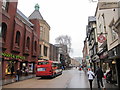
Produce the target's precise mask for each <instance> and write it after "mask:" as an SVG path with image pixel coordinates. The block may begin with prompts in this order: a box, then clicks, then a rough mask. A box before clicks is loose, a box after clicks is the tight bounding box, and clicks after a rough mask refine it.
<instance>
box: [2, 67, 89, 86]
mask: <svg viewBox="0 0 120 90" xmlns="http://www.w3.org/2000/svg"><path fill="white" fill-rule="evenodd" d="M3 88H89V85H88V80H87V77H86V75H85V74H84V72H83V71H79V70H77V69H76V68H73V69H72V70H65V71H63V74H62V75H60V76H58V77H56V78H53V79H49V78H44V79H42V78H39V77H35V78H32V79H28V80H24V81H20V82H16V83H12V84H8V85H4V86H3Z"/></svg>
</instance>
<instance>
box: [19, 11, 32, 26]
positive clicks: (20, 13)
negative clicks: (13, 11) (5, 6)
mask: <svg viewBox="0 0 120 90" xmlns="http://www.w3.org/2000/svg"><path fill="white" fill-rule="evenodd" d="M17 14H19V16H21V17H22V18H23V19H24V21H25V22H26V23H28V24H29V25H30V26H33V24H32V23H31V22H30V21H29V19H28V18H27V17H26V16H25V15H24V14H23V13H22V12H21V11H20V10H18V9H17Z"/></svg>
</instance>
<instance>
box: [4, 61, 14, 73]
mask: <svg viewBox="0 0 120 90" xmlns="http://www.w3.org/2000/svg"><path fill="white" fill-rule="evenodd" d="M5 73H6V74H15V61H7V64H6V70H5Z"/></svg>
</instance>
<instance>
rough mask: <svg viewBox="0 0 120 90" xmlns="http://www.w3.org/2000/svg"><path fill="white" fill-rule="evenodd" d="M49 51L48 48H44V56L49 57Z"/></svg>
mask: <svg viewBox="0 0 120 90" xmlns="http://www.w3.org/2000/svg"><path fill="white" fill-rule="evenodd" d="M47 49H48V47H46V46H44V56H47Z"/></svg>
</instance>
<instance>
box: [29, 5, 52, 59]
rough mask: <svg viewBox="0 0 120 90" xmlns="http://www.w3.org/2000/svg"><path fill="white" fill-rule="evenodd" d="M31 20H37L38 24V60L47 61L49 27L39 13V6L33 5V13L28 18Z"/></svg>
mask: <svg viewBox="0 0 120 90" xmlns="http://www.w3.org/2000/svg"><path fill="white" fill-rule="evenodd" d="M28 18H29V19H30V20H31V19H38V20H39V22H40V23H39V24H40V37H39V44H40V45H39V47H40V50H39V52H40V55H39V57H40V58H43V59H47V60H49V55H50V54H49V53H50V51H49V50H50V44H49V31H50V26H49V24H48V23H47V22H46V21H45V20H44V19H43V17H42V15H41V13H40V11H39V5H38V4H36V5H35V10H34V11H33V13H32V14H31V15H30V16H29V17H28Z"/></svg>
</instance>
